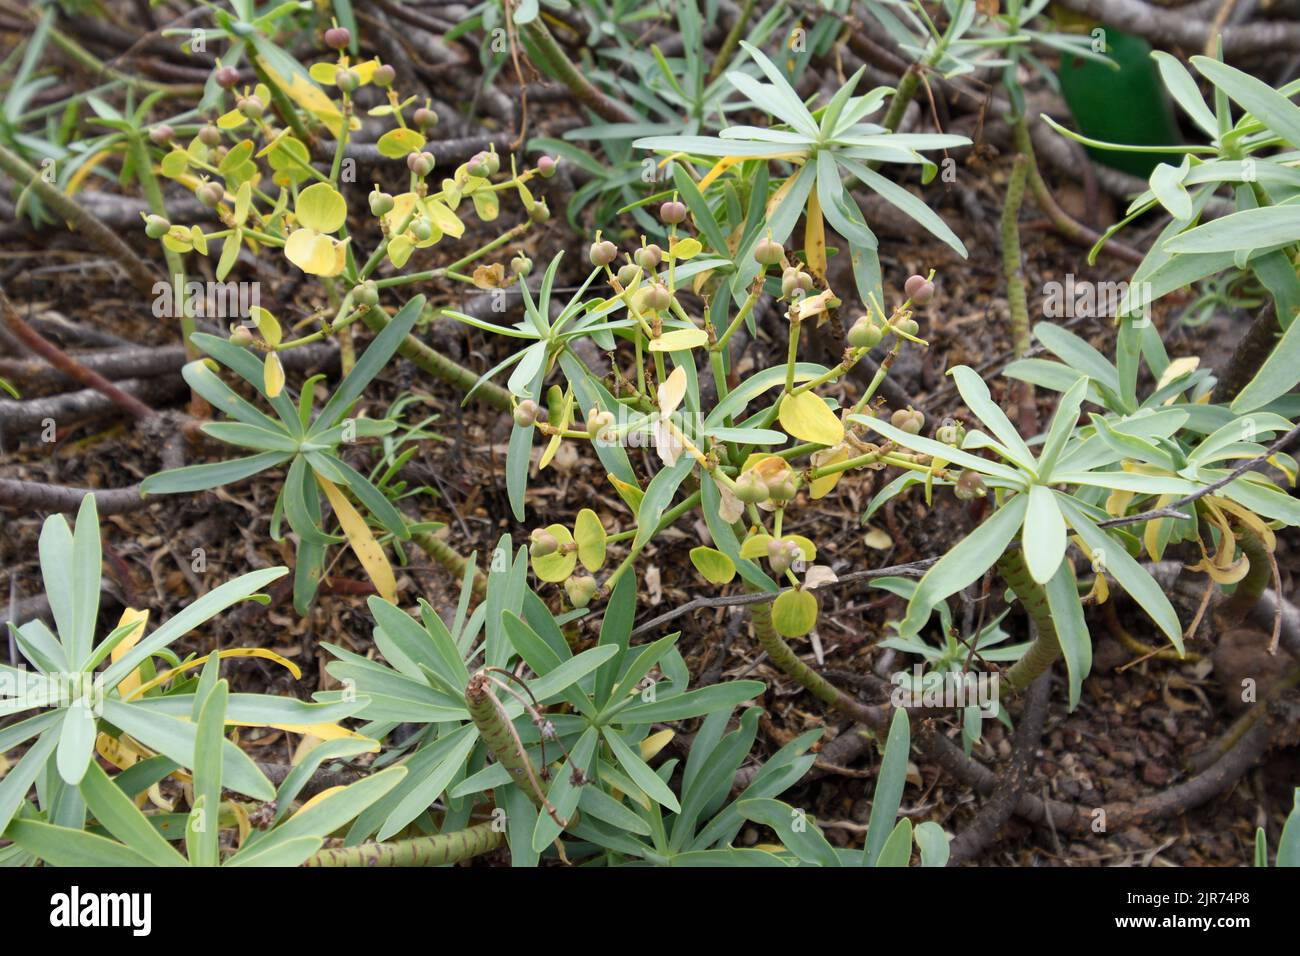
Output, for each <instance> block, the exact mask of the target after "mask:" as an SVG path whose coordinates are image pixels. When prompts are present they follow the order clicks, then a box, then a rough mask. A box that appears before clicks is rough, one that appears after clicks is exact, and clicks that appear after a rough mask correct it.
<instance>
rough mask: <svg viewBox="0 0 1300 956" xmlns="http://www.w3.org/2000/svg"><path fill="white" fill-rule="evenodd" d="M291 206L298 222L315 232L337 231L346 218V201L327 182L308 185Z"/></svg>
mask: <svg viewBox="0 0 1300 956" xmlns="http://www.w3.org/2000/svg"><path fill="white" fill-rule="evenodd" d="M293 208H294V212H295V214H296V215H297V217H298V224H299V225H300V226H303V227H304V228H306V229H314V230H315V231H316V232H327V233H328V232H338V230H339V227H340V226H342V225H343V223H344V222H346V221H347V218H348V204H347V201H346V200H345V199H344V198H343V197H342V196H341V195H340V194H339V192H338V190H336V189H335V188H334V187H333V186H331V185H330V184H329V183H314V184H313V185H311V186H308V187H307V188H306V189H304V190H303V191H302V192H300V193H299V194H298V201H297V203H295V204H294V207H293Z"/></svg>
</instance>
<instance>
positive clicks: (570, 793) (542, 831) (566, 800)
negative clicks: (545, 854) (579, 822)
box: [532, 727, 600, 853]
mask: <svg viewBox="0 0 1300 956" xmlns="http://www.w3.org/2000/svg"><path fill="white" fill-rule="evenodd" d="M599 741H600V733H599V731H597V730H596V728H595V727H588V728H587V729H586V730H585V731H583V733H582V736H581V737H579V738H578V742H577V743H576V744H574V745H573V749H572V750H570V751H569V755H568V757H567V759H566V760H565V761H564V765H563V766H561V767H560V769H559V770H558V771H556V774H555V779H554V780H552V781H551V786H550V789H549V790H547V791H546V798H547V800H549V801H550V804H551V806H552V807H553V808H554V810H555V816H558V817H559V818H560V819H561V820H564V821H567V820H569V818H570V817H572V816H573V811H574V810H576V809H577V808H578V802H579V801H580V800H581V799H582V794H583V791H584V790H586V789H588V787H587V786H585V785H583V786H579V785H578V784H576V783H574V780H573V777H574V773H575V771H577V772H579V773H581V774H582V776H583V777H584V778H585V777H587V776H588V775H589V774H590V772H591V765H592V760H593V759H594V758H595V756H596V744H597V743H598V742H599ZM559 835H560V824H559V823H556V822H555V819H554V817H553V816H552V815H551V814H550V813H539V814H538V815H537V824H536V826H535V827H534V828H533V840H532V846H533V852H534V853H540V852H542V851H543V850H545V849H546V848H547V847H548V846H550V845H551V843H552V841H554V840H555V838H556V837H558V836H559Z"/></svg>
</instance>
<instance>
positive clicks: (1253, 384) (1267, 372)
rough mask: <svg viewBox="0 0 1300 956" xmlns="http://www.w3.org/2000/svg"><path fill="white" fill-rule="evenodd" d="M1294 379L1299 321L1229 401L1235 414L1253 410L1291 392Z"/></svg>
mask: <svg viewBox="0 0 1300 956" xmlns="http://www.w3.org/2000/svg"><path fill="white" fill-rule="evenodd" d="M1229 218H1231V217H1229ZM1297 382H1300V322H1292V323H1291V324H1290V325H1289V326H1287V330H1286V331H1285V332H1284V333H1282V338H1281V339H1279V340H1278V342H1277V344H1276V345H1274V346H1273V351H1271V352H1270V353H1269V355H1268V358H1266V359H1264V364H1263V365H1261V366H1260V367H1259V371H1258V372H1256V373H1255V377H1254V378H1252V379H1251V380H1250V382H1249V383H1248V384H1247V385H1246V387H1245V388H1243V389H1242V390H1241V391H1240V392H1238V393H1237V397H1236V398H1234V399H1233V400H1232V410H1233V411H1234V412H1236V413H1237V414H1241V413H1243V412H1251V411H1254V410H1255V409H1257V408H1260V407H1262V406H1264V405H1267V404H1268V403H1269V402H1271V401H1273V399H1275V398H1280V397H1281V396H1283V395H1285V394H1286V393H1287V392H1289V391H1291V389H1293V388H1295V386H1296V383H1297Z"/></svg>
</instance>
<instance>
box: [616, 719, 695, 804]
mask: <svg viewBox="0 0 1300 956" xmlns="http://www.w3.org/2000/svg"><path fill="white" fill-rule="evenodd" d="M601 730H602V732H603V733H604V736H605V740H606V742H608V744H609V749H610V750H612V751H613V752H614V758H615V759H616V760H617V761H618V763H619V766H620V767H622V768H623V769H624V770H625V771H626V772H627V775H628V776H629V777H631V778H632V782H633V783H635V784H636V785H637V786H638V787H640V788H641V790H642V791H644V793H645V795H646V796H648V797H649V798H650V799H651V800H654V801H655V802H656V803H658V804H660V805H662V806H664V807H667V808H668V809H669V810H671V811H672V812H673V813H677V812H679V811H680V810H681V805H680V804H678V802H677V798H676V797H675V796H673V792H672V790H670V789H668V784H666V783H664V782H663V781H662V780H660V779H659V775H658V774H657V773H655V772H654V771H653V770H651V769H650V766H649V764H647V763H646V762H645V761H644V760H642V759H641V757H640V755H639V754H637V753H636V752H635V751H634V750H633V749H632V748H631V747H629V746H628V744H627V741H625V740H624V739H623V737H622V735H621V734H620V733H619V732H618V731H617V730H616V729H615V728H613V727H603V728H601Z"/></svg>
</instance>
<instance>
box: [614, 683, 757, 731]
mask: <svg viewBox="0 0 1300 956" xmlns="http://www.w3.org/2000/svg"><path fill="white" fill-rule="evenodd" d="M763 689H764V685H763V683H762V682H761V681H755V680H741V681H726V682H724V683H720V684H712V685H710V686H708V687H697V688H696V689H695V690H688V691H687V692H686V693H684V694H676V695H674V696H672V697H669V698H667V699H666V700H656V701H650V702H648V703H644V704H634V705H633V706H631V707H627V708H624V709H623V710H620V711H619V712H618V714H617V717H616V718H615V719H616V720H617V721H618V723H620V724H622V725H623V726H626V727H631V726H638V725H642V724H657V723H662V722H665V721H670V720H687V719H689V718H691V717H699V716H702V715H704V714H711V713H714V712H716V711H723V712H725V713H730V712H731V709H732V708H733V707H735V706H736V705H737V704H741V703H744V702H745V701H747V700H753V699H754V698H755V697H758V696H759V695H760V694H762V693H763Z"/></svg>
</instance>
